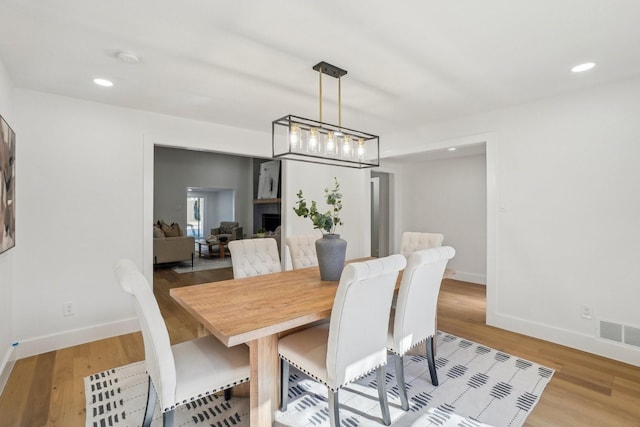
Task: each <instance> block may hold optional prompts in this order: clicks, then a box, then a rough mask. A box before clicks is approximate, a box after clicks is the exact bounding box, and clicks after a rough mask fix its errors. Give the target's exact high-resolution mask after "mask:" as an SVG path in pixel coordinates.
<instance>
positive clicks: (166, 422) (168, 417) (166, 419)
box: [162, 409, 173, 427]
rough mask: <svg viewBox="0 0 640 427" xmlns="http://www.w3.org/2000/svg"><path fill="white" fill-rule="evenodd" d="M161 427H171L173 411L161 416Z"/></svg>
mask: <svg viewBox="0 0 640 427" xmlns="http://www.w3.org/2000/svg"><path fill="white" fill-rule="evenodd" d="M162 427H173V409H172V410H171V411H167V412H165V413H164V414H162Z"/></svg>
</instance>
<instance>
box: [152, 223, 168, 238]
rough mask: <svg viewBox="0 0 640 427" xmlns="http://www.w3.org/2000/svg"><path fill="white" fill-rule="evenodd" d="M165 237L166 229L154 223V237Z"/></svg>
mask: <svg viewBox="0 0 640 427" xmlns="http://www.w3.org/2000/svg"><path fill="white" fill-rule="evenodd" d="M163 237H165V235H164V231H162V229H161V228H160V227H158V226H157V225H156V224H154V225H153V238H154V239H162V238H163Z"/></svg>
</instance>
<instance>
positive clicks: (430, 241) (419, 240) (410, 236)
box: [400, 231, 444, 258]
mask: <svg viewBox="0 0 640 427" xmlns="http://www.w3.org/2000/svg"><path fill="white" fill-rule="evenodd" d="M443 241H444V235H442V234H440V233H420V232H416V231H405V232H404V233H402V240H401V241H400V253H401V254H402V255H404V256H405V257H407V258H408V257H409V255H411V254H412V253H414V252H415V251H419V250H421V249H429V248H437V247H439V246H442V242H443Z"/></svg>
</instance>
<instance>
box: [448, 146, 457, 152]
mask: <svg viewBox="0 0 640 427" xmlns="http://www.w3.org/2000/svg"><path fill="white" fill-rule="evenodd" d="M448 150H449V151H456V147H451V148H449V149H448Z"/></svg>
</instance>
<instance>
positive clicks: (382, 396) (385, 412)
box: [378, 365, 391, 426]
mask: <svg viewBox="0 0 640 427" xmlns="http://www.w3.org/2000/svg"><path fill="white" fill-rule="evenodd" d="M378 399H379V400H380V409H382V422H383V423H384V425H386V426H388V425H391V415H390V414H389V401H388V400H387V385H386V380H385V375H384V365H383V366H380V367H379V368H378Z"/></svg>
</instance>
